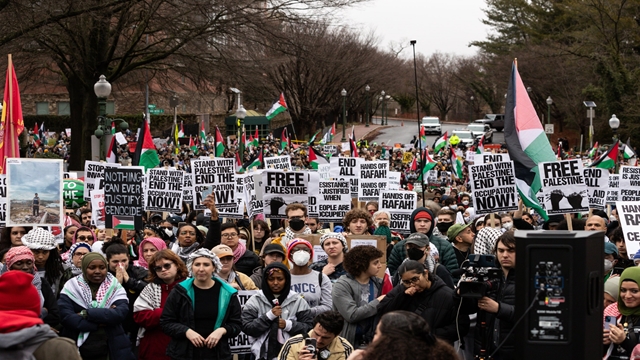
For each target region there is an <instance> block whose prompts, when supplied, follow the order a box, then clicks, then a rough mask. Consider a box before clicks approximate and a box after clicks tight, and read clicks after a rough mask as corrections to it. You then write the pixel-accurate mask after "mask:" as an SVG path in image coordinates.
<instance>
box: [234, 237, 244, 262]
mask: <svg viewBox="0 0 640 360" xmlns="http://www.w3.org/2000/svg"><path fill="white" fill-rule="evenodd" d="M245 252H247V246H246V245H245V244H243V243H242V241H238V245H237V246H236V248H235V250H233V263H234V264H235V263H237V262H238V260H240V258H241V257H242V255H244V253H245Z"/></svg>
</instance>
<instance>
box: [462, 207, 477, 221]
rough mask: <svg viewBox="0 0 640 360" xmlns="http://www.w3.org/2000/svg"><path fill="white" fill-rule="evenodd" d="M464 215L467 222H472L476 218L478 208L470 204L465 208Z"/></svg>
mask: <svg viewBox="0 0 640 360" xmlns="http://www.w3.org/2000/svg"><path fill="white" fill-rule="evenodd" d="M462 217H463V219H464V223H465V224H471V223H472V222H473V220H474V219H475V218H476V209H475V208H473V207H472V206H469V207H468V208H466V209H465V210H464V213H462Z"/></svg>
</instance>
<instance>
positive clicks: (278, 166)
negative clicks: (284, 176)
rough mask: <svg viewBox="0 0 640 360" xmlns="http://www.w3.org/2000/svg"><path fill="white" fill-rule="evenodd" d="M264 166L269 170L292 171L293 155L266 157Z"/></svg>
mask: <svg viewBox="0 0 640 360" xmlns="http://www.w3.org/2000/svg"><path fill="white" fill-rule="evenodd" d="M264 168H265V169H269V170H287V171H291V156H289V155H285V156H273V157H266V158H264Z"/></svg>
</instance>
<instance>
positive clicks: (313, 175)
mask: <svg viewBox="0 0 640 360" xmlns="http://www.w3.org/2000/svg"><path fill="white" fill-rule="evenodd" d="M307 175H308V177H309V178H308V179H307V181H308V184H309V189H308V190H307V191H308V193H309V204H308V205H307V213H308V214H309V217H310V218H316V219H317V218H318V205H319V200H320V196H319V194H318V182H319V181H320V174H318V173H317V172H308V173H307Z"/></svg>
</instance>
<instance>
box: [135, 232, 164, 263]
mask: <svg viewBox="0 0 640 360" xmlns="http://www.w3.org/2000/svg"><path fill="white" fill-rule="evenodd" d="M146 244H151V245H153V246H154V247H155V248H156V249H157V250H158V251H161V250H164V249H166V248H167V244H165V243H164V240H162V239H160V238H157V237H149V238H146V239H144V240H142V242H141V243H140V246H138V253H139V255H140V257H139V259H138V264H137V265H138V266H141V267H143V268H145V269H147V270H149V264H147V260H145V259H144V246H145V245H146Z"/></svg>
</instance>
